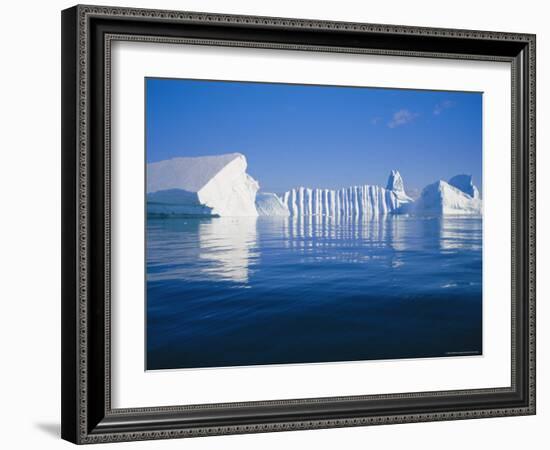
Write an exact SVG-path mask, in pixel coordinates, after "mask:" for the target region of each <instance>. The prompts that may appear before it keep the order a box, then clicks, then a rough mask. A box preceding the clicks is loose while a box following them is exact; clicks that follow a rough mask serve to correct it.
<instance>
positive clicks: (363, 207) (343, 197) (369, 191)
mask: <svg viewBox="0 0 550 450" xmlns="http://www.w3.org/2000/svg"><path fill="white" fill-rule="evenodd" d="M411 201H412V199H411V198H410V197H409V196H408V195H407V194H406V193H405V189H404V184H403V179H402V178H401V175H400V174H399V172H398V171H396V170H394V171H392V172H391V174H390V178H389V180H388V187H387V188H383V187H380V186H373V185H362V186H351V187H347V188H343V189H312V188H305V187H299V188H295V189H291V190H290V191H287V192H285V193H284V194H283V196H282V203H283V204H284V205H285V206H286V208H287V209H288V211H289V214H290V215H291V216H328V217H337V216H338V217H340V216H342V217H355V216H379V215H384V214H390V213H393V212H396V211H397V210H399V208H401V207H402V206H403V205H405V204H407V203H410V202H411Z"/></svg>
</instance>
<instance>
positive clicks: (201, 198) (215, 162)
mask: <svg viewBox="0 0 550 450" xmlns="http://www.w3.org/2000/svg"><path fill="white" fill-rule="evenodd" d="M246 168H247V162H246V158H245V156H244V155H242V154H240V153H230V154H226V155H218V156H200V157H184V158H173V159H169V160H165V161H160V162H156V163H150V164H147V212H148V213H149V214H153V215H155V214H158V215H211V216H257V215H258V212H257V210H256V205H255V200H256V192H257V191H258V189H259V185H258V182H257V181H256V180H254V179H253V178H252V177H251V176H250V175H248V174H247V173H246Z"/></svg>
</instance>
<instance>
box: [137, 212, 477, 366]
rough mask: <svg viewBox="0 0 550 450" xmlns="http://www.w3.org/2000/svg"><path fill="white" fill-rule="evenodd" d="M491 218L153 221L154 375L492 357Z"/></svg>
mask: <svg viewBox="0 0 550 450" xmlns="http://www.w3.org/2000/svg"><path fill="white" fill-rule="evenodd" d="M481 280H482V219H481V218H479V217H472V216H453V217H409V216H391V215H390V216H382V217H376V218H370V219H369V218H368V217H367V218H365V217H350V218H344V217H324V216H305V217H258V218H254V217H250V218H247V217H240V218H230V217H226V218H179V219H176V218H170V219H153V218H149V219H148V223H147V368H148V369H163V368H193V367H220V366H238V365H257V364H283V363H306V362H329V361H352V360H370V359H396V358H416V357H436V356H451V355H453V354H456V352H463V354H470V355H479V354H481V352H482V348H481V309H482V308H481V304H482V285H481Z"/></svg>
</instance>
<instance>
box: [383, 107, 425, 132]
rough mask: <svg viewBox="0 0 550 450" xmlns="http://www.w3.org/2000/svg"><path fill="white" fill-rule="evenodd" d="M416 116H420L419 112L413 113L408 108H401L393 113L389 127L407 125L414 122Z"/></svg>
mask: <svg viewBox="0 0 550 450" xmlns="http://www.w3.org/2000/svg"><path fill="white" fill-rule="evenodd" d="M416 117H418V114H417V113H412V112H410V111H409V110H408V109H400V110H399V111H397V112H395V113H393V117H392V119H391V120H390V121H389V122H388V127H390V128H395V127H398V126H400V125H405V124H407V123H410V122H412V121H413V120H414V119H416Z"/></svg>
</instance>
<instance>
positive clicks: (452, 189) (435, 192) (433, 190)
mask: <svg viewBox="0 0 550 450" xmlns="http://www.w3.org/2000/svg"><path fill="white" fill-rule="evenodd" d="M461 177H463V176H462V175H461ZM455 178H456V177H454V178H452V179H451V180H454V182H455V185H451V183H450V182H449V183H447V182H446V181H443V180H439V181H436V182H435V183H432V184H430V185H428V186H426V187H425V188H424V189H423V190H422V194H421V195H420V198H419V199H418V200H416V201H415V202H414V203H412V204H410V205H408V207H406V208H403V211H402V212H409V213H413V214H423V215H481V213H482V201H481V198H480V197H479V192H478V190H477V188H476V187H475V186H473V184H471V179H470V181H469V182H468V183H462V182H463V181H464V178H460V179H459V181H457V180H455ZM456 185H459V186H460V187H461V188H458V187H456ZM462 189H464V190H462Z"/></svg>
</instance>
